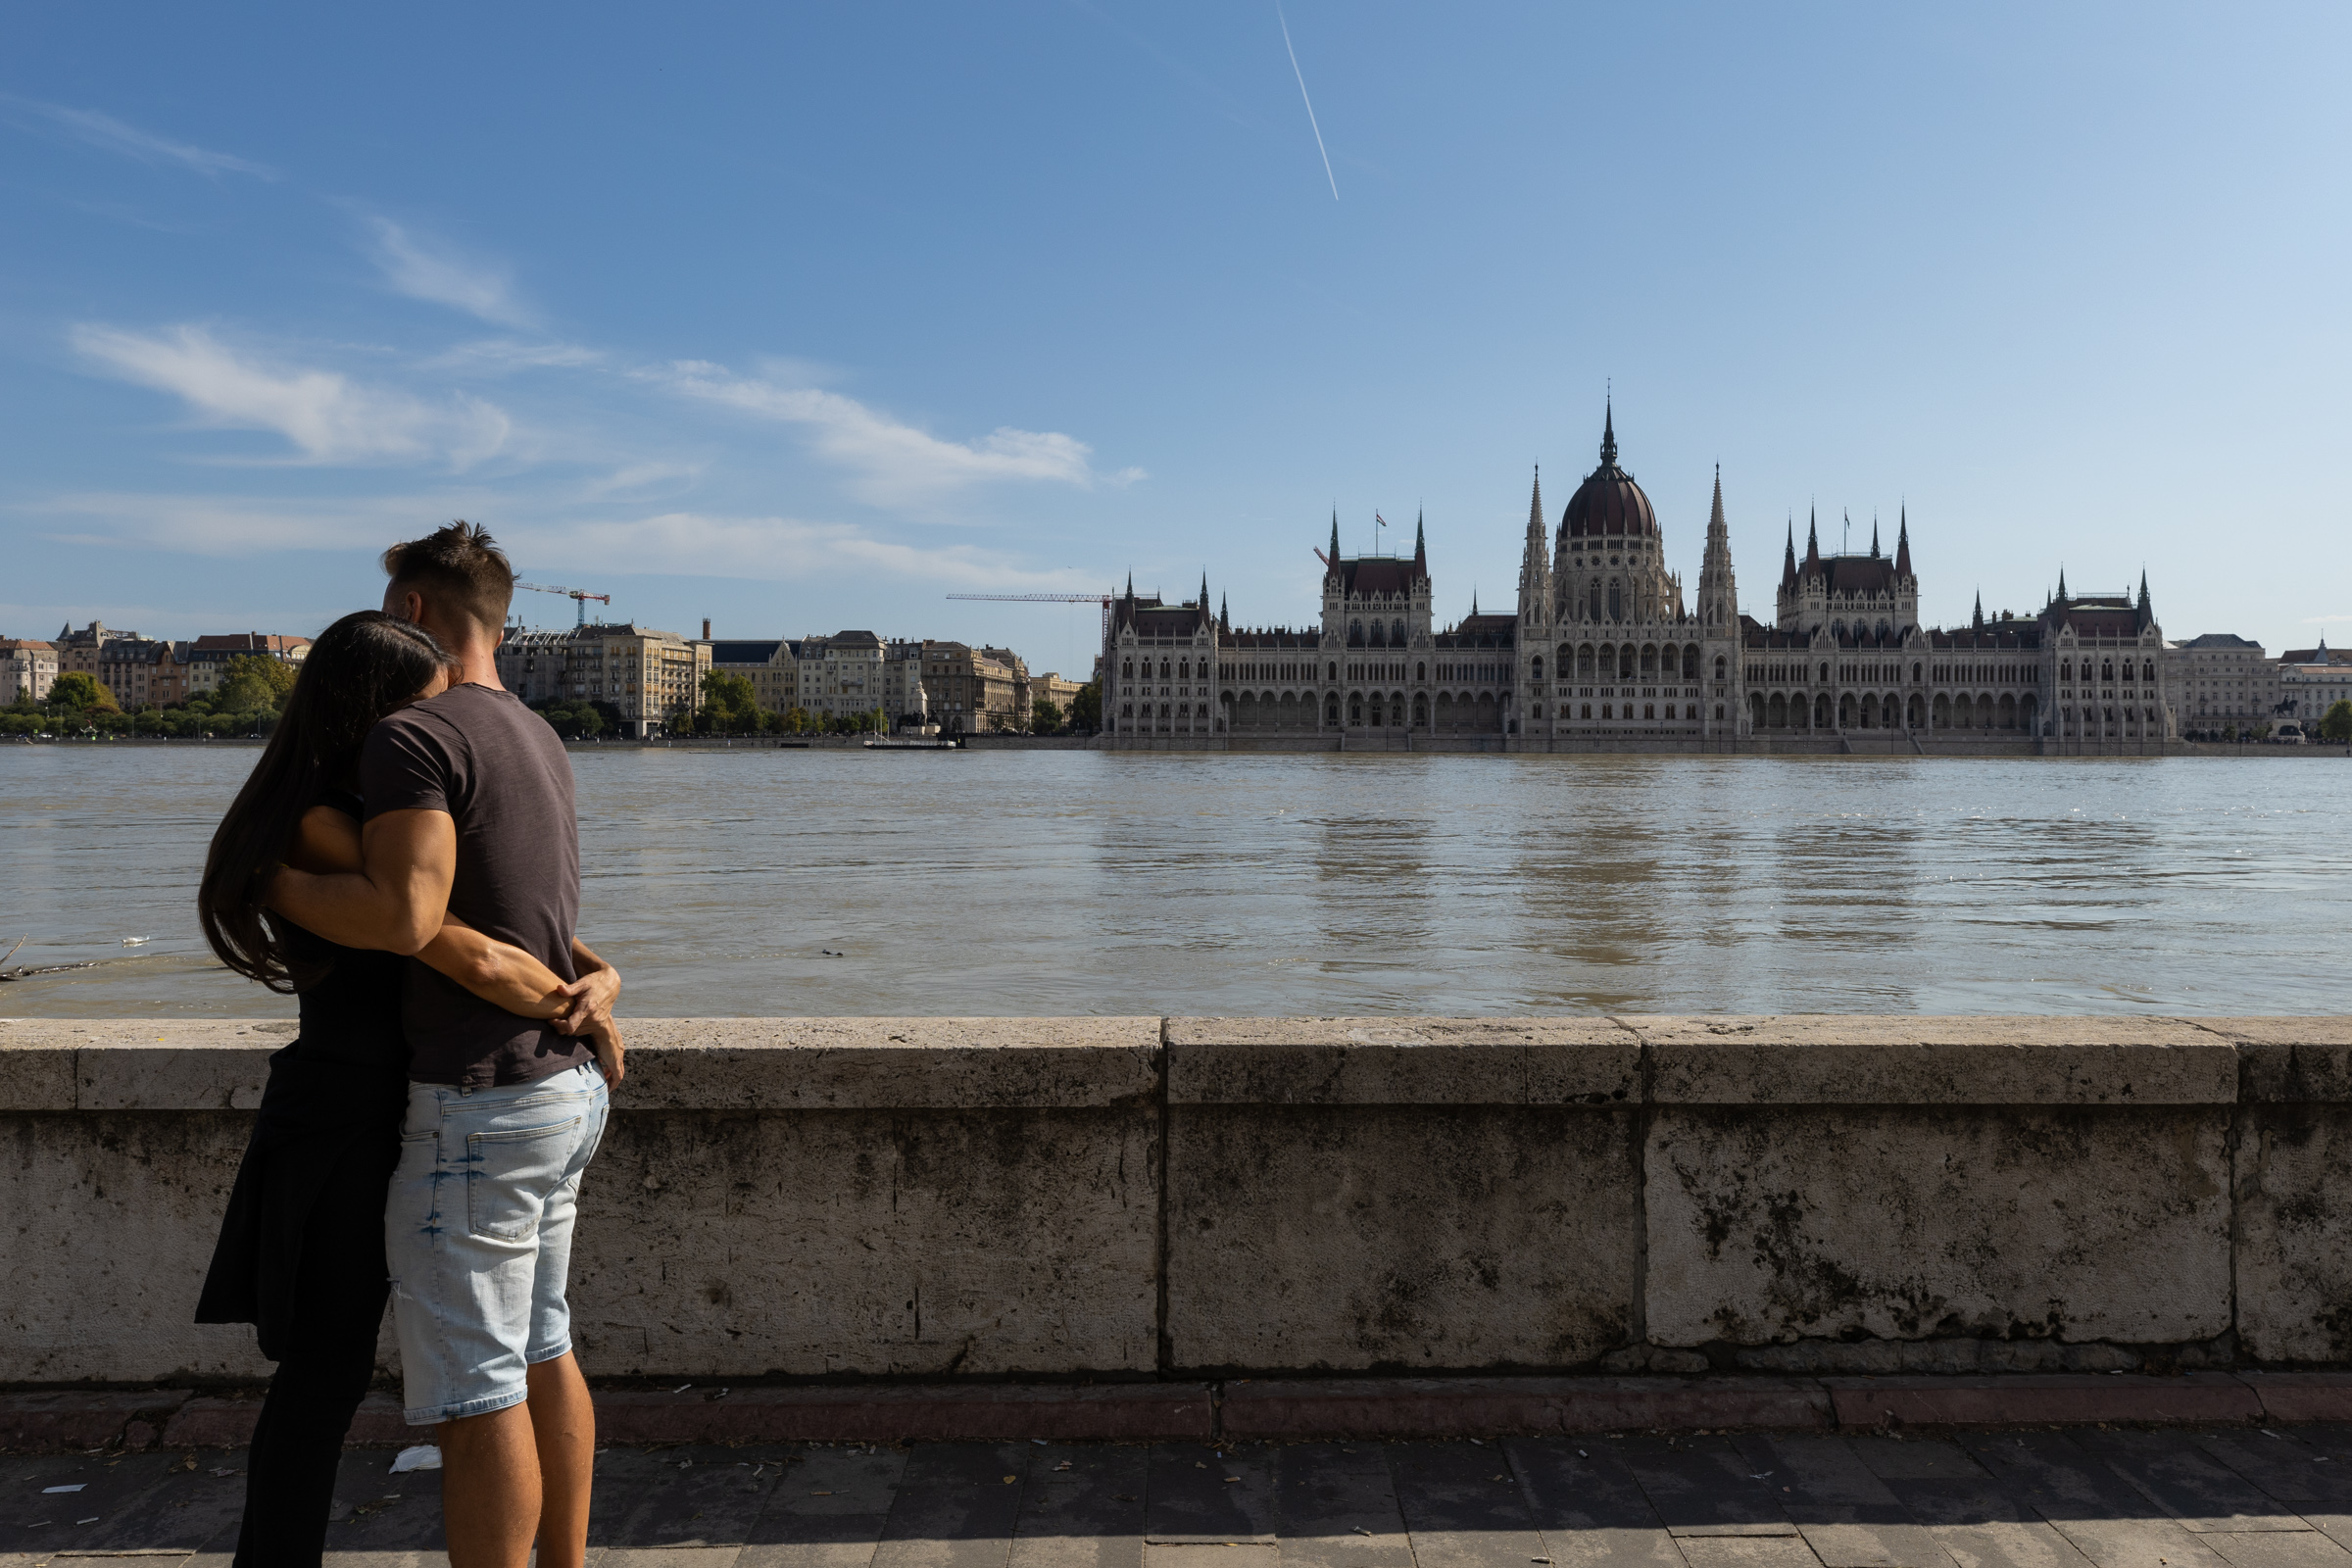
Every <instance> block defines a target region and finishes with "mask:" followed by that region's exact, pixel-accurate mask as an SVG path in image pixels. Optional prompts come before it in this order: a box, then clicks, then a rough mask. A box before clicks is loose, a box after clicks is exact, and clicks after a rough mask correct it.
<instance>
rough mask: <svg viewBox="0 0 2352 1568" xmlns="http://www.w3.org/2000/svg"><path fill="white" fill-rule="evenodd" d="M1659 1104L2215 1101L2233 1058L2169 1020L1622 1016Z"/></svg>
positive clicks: (2228, 1094)
mask: <svg viewBox="0 0 2352 1568" xmlns="http://www.w3.org/2000/svg"><path fill="white" fill-rule="evenodd" d="M1618 1021H1619V1022H1621V1023H1623V1024H1624V1025H1625V1026H1626V1027H1628V1028H1629V1029H1632V1030H1634V1031H1635V1032H1636V1033H1638V1034H1639V1035H1640V1036H1641V1037H1642V1042H1643V1043H1644V1044H1645V1045H1646V1046H1647V1048H1648V1050H1649V1053H1650V1059H1651V1061H1652V1063H1653V1066H1654V1073H1655V1076H1654V1079H1653V1082H1652V1088H1651V1098H1652V1099H1653V1100H1654V1101H1655V1102H1656V1103H1659V1104H1665V1105H1672V1104H1686V1105H1712V1104H1722V1105H1755V1104H1795V1105H1810V1104H1826V1105H2212V1104H2228V1103H2230V1102H2232V1101H2234V1100H2235V1099H2236V1098H2237V1054H2236V1051H2235V1049H2234V1048H2233V1047H2232V1046H2231V1045H2230V1044H2229V1042H2228V1041H2227V1040H2224V1039H2222V1038H2221V1037H2220V1036H2218V1035H2215V1034H2212V1033H2210V1032H2208V1031H2205V1030H2202V1029H2199V1028H2197V1027H2196V1026H2194V1025H2193V1024H2188V1023H2183V1022H2180V1021H2179V1020H2175V1019H2168V1018H1903V1017H1843V1016H1837V1015H1790V1016H1783V1017H1732V1016H1725V1017H1704V1016H1697V1017H1665V1016H1654V1017H1653V1016H1645V1015H1628V1016H1622V1017H1620V1018H1619V1020H1618Z"/></svg>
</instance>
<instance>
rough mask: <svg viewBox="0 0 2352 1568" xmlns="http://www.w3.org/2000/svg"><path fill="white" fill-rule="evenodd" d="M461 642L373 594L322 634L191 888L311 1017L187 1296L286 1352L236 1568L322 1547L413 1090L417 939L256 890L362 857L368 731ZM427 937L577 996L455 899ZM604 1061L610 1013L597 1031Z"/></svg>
mask: <svg viewBox="0 0 2352 1568" xmlns="http://www.w3.org/2000/svg"><path fill="white" fill-rule="evenodd" d="M448 684H449V662H448V657H447V655H446V654H445V653H444V652H443V651H442V648H441V646H440V644H439V643H437V642H435V641H434V640H433V638H432V636H431V634H430V633H428V632H426V631H424V630H422V629H421V628H419V627H417V626H415V625H412V624H410V623H409V622H407V621H403V620H399V619H396V618H394V617H393V616H390V615H386V614H383V613H379V612H376V611H366V612H363V613H359V614H354V615H346V616H344V617H343V618H342V619H341V620H338V621H336V622H335V623H334V624H333V625H332V626H329V627H328V628H327V629H326V630H325V631H324V632H323V633H321V634H320V635H319V640H318V641H317V642H316V643H314V644H312V646H311V652H310V656H309V658H308V659H306V660H305V661H304V662H303V667H302V673H301V674H300V675H298V676H297V677H296V678H295V682H294V690H293V693H292V695H291V696H290V697H289V698H288V700H287V703H286V711H285V715H284V717H283V718H281V719H280V720H279V721H278V726H277V729H276V731H275V732H274V733H273V734H271V736H270V744H269V745H268V746H267V747H266V748H265V749H264V750H263V752H262V758H261V760H260V762H258V763H257V764H255V767H254V770H253V775H252V777H250V778H248V779H247V780H246V781H245V787H244V789H242V790H241V791H239V792H238V794H237V798H236V801H235V803H234V804H233V805H231V806H230V807H229V809H228V814H227V815H226V816H225V817H223V818H222V819H221V826H220V829H219V830H218V831H217V832H215V834H214V835H213V845H212V853H211V855H210V856H209V857H208V858H207V859H206V861H205V868H204V881H203V885H202V887H201V890H200V891H199V893H198V897H197V903H198V908H199V912H200V915H201V918H202V921H203V924H204V934H205V939H206V941H208V942H209V943H211V945H212V949H213V951H214V952H215V953H216V954H218V955H220V956H221V962H223V963H225V964H227V965H228V966H229V967H230V968H231V969H234V970H236V971H237V972H238V973H240V974H244V975H247V976H250V977H251V978H253V979H255V980H259V981H260V982H261V983H262V984H263V985H265V986H268V987H269V988H270V990H272V991H279V992H292V993H293V994H294V996H295V998H296V1001H297V1005H298V1007H299V1009H300V1015H301V1025H300V1029H299V1031H298V1033H297V1034H296V1036H295V1039H294V1043H293V1044H292V1045H289V1046H287V1047H286V1048H285V1049H284V1050H282V1051H280V1052H278V1053H276V1054H274V1055H272V1056H271V1057H270V1082H269V1086H268V1087H267V1088H266V1089H265V1090H264V1091H263V1093H262V1106H261V1114H260V1116H259V1118H258V1119H257V1120H256V1123H255V1126H254V1131H253V1138H252V1142H251V1143H250V1144H249V1146H248V1147H247V1149H246V1151H245V1159H244V1163H243V1164H242V1165H241V1166H240V1167H239V1168H238V1171H237V1181H236V1187H235V1189H234V1191H233V1192H232V1193H231V1194H230V1197H229V1205H228V1213H227V1215H226V1216H225V1217H224V1218H223V1220H222V1222H221V1240H220V1242H219V1244H218V1246H217V1248H216V1249H215V1251H214V1254H213V1265H212V1269H211V1272H210V1273H209V1274H208V1275H207V1277H206V1279H205V1284H204V1294H203V1297H202V1299H201V1300H200V1301H199V1302H198V1304H197V1308H196V1321H197V1322H199V1323H251V1324H253V1325H255V1327H256V1328H258V1329H259V1330H260V1340H261V1348H262V1353H263V1354H264V1355H266V1356H268V1357H269V1358H270V1359H271V1360H273V1361H275V1362H276V1363H277V1371H276V1373H275V1375H274V1376H272V1377H271V1379H270V1393H269V1397H267V1398H266V1399H265V1400H264V1401H263V1404H262V1413H261V1420H260V1423H259V1425H257V1426H256V1428H255V1429H254V1436H253V1447H252V1451H251V1456H250V1457H249V1459H248V1460H247V1468H246V1483H245V1519H244V1525H243V1527H242V1529H241V1531H240V1532H239V1535H238V1539H237V1556H236V1562H237V1568H261V1565H276V1564H291V1563H302V1564H315V1563H317V1562H319V1559H320V1556H321V1554H322V1553H323V1551H324V1547H325V1539H326V1523H327V1512H328V1510H329V1508H331V1507H332V1505H333V1501H334V1485H335V1470H336V1466H337V1464H338V1462H339V1461H340V1460H341V1457H342V1449H343V1439H344V1435H345V1433H346V1432H347V1431H348V1430H349V1429H350V1426H351V1418H352V1414H353V1412H354V1411H356V1410H357V1409H358V1408H359V1403H360V1400H361V1398H362V1397H365V1396H366V1394H367V1392H368V1383H369V1381H370V1380H371V1379H372V1377H373V1375H374V1370H375V1343H376V1333H377V1330H378V1328H379V1327H380V1325H381V1324H382V1322H383V1315H384V1300H385V1297H386V1295H387V1292H388V1289H389V1287H388V1285H387V1282H386V1270H385V1264H384V1201H385V1189H386V1186H387V1184H388V1182H389V1180H390V1178H391V1173H392V1168H393V1165H394V1163H395V1161H396V1159H397V1158H398V1155H399V1151H400V1123H401V1116H402V1113H403V1112H404V1110H405V1109H406V1107H407V1103H408V1060H409V1052H408V1046H407V1044H406V1043H405V1041H404V1040H403V1038H402V1035H401V1028H400V977H401V965H402V964H403V962H404V961H405V960H404V959H402V958H400V957H398V956H394V955H392V954H389V953H372V952H366V951H362V950H359V949H354V948H342V947H337V946H335V945H334V944H332V943H329V942H327V941H324V940H323V939H321V938H319V937H318V936H315V935H313V934H312V933H311V932H308V931H305V930H304V929H302V928H301V927H300V926H297V925H295V924H293V923H292V922H291V921H289V920H287V919H285V918H284V917H283V916H281V915H278V914H275V913H273V912H271V911H270V910H268V909H265V908H264V907H262V905H261V903H260V899H259V893H260V889H261V887H262V885H263V882H264V880H265V873H267V872H268V871H269V870H270V869H271V868H272V867H274V866H275V865H276V864H278V863H279V862H280V861H283V862H285V863H288V864H292V865H296V866H300V867H301V868H303V869H305V870H310V871H337V870H357V869H358V868H359V865H360V821H361V805H360V801H359V798H358V797H357V795H355V794H354V793H353V785H354V782H355V780H356V777H357V774H358V771H359V760H360V748H361V745H362V743H363V742H365V741H366V739H367V737H368V731H369V730H370V729H372V728H374V727H375V724H376V721H377V720H379V719H381V718H383V717H384V716H385V715H386V714H387V713H390V712H393V711H396V710H398V709H401V708H405V707H407V706H408V705H409V704H411V703H416V702H421V701H423V700H424V699H426V698H428V697H433V696H436V695H438V694H439V693H440V692H442V691H443V690H445V689H447V687H448ZM417 956H418V957H419V958H421V959H422V960H423V961H424V962H426V963H428V964H431V965H432V966H433V967H434V968H436V969H439V970H440V971H441V972H442V973H444V974H447V975H449V976H450V977H451V978H452V979H454V980H456V981H457V982H458V983H459V984H461V985H464V986H465V987H466V988H467V989H468V990H470V991H472V992H474V993H475V994H476V995H478V996H481V997H483V998H485V999H486V1000H488V1001H491V1002H494V1003H496V1004H498V1005H500V1006H502V1007H506V1008H508V1009H509V1010H511V1011H514V1012H516V1013H519V1014H521V1015H523V1016H525V1017H533V1018H546V1019H551V1020H559V1021H558V1025H557V1026H558V1027H559V1028H565V1027H566V1025H565V1024H564V1023H563V1022H562V1021H561V1020H563V1019H564V1018H565V1017H566V1016H567V1015H575V1014H576V1009H575V1008H574V1002H575V999H576V998H577V997H578V995H579V994H580V993H581V991H582V989H583V984H582V983H574V984H570V985H566V984H565V983H564V981H563V979H562V978H561V977H560V976H558V975H556V974H555V973H553V972H552V971H551V970H549V969H548V967H547V966H546V965H545V964H543V963H541V962H540V961H539V960H538V959H536V958H534V957H532V956H530V955H529V954H527V953H524V952H522V951H521V950H520V949H518V948H515V947H511V946H509V945H507V944H505V943H501V942H494V941H492V940H491V939H490V938H488V937H486V936H484V935H483V934H482V933H480V932H478V931H474V930H471V929H469V928H467V927H466V926H465V925H464V924H462V923H460V922H458V921H457V920H455V919H452V920H451V921H450V922H449V923H448V924H447V925H445V926H444V927H443V928H442V931H441V934H440V935H439V936H438V937H437V938H436V939H435V940H434V941H433V943H432V944H431V945H430V946H429V947H427V948H426V949H425V950H424V951H423V952H422V953H420V954H418V955H417ZM586 1032H588V1033H590V1034H591V1035H592V1037H594V1036H596V1035H598V1034H600V1033H601V1034H603V1038H600V1039H598V1040H597V1046H598V1054H599V1055H600V1056H602V1057H604V1058H605V1059H607V1060H610V1059H612V1053H611V1051H610V1050H609V1049H607V1046H608V1043H609V1042H612V1041H616V1040H617V1038H618V1037H617V1036H616V1035H612V1034H610V1033H609V1030H600V1029H592V1030H589V1031H586Z"/></svg>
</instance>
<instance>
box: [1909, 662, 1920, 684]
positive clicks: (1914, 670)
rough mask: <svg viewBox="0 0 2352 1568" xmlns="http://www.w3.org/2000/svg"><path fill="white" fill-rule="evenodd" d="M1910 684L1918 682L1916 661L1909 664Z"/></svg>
mask: <svg viewBox="0 0 2352 1568" xmlns="http://www.w3.org/2000/svg"><path fill="white" fill-rule="evenodd" d="M1911 684H1912V685H1914V686H1916V685H1918V684H1919V665H1918V664H1917V663H1914V664H1912V666H1911Z"/></svg>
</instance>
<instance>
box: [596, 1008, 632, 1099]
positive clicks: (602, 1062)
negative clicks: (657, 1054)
mask: <svg viewBox="0 0 2352 1568" xmlns="http://www.w3.org/2000/svg"><path fill="white" fill-rule="evenodd" d="M587 1033H588V1043H589V1045H591V1046H592V1047H594V1048H595V1050H596V1065H597V1069H598V1070H599V1071H600V1072H602V1073H603V1074H604V1075H605V1087H606V1088H608V1089H617V1088H619V1087H620V1080H621V1079H622V1078H623V1077H624V1076H626V1074H627V1072H628V1069H627V1067H626V1066H624V1065H623V1063H622V1058H623V1057H624V1056H626V1055H627V1054H628V1053H627V1052H626V1051H625V1050H624V1049H623V1048H622V1046H621V1043H620V1025H618V1024H616V1023H614V1022H613V1020H612V1019H611V1018H606V1019H605V1020H603V1021H602V1022H601V1023H597V1024H594V1025H591V1026H590V1027H589V1029H588V1031H587Z"/></svg>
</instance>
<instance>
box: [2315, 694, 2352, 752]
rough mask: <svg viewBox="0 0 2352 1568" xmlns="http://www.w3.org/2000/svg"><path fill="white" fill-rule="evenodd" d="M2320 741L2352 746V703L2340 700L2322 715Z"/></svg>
mask: <svg viewBox="0 0 2352 1568" xmlns="http://www.w3.org/2000/svg"><path fill="white" fill-rule="evenodd" d="M2320 739H2322V740H2324V741H2342V742H2345V743H2346V744H2347V745H2352V702H2347V701H2340V700H2339V701H2338V702H2336V703H2334V704H2333V705H2332V706H2330V707H2329V708H2328V710H2327V712H2325V713H2323V714H2321V715H2320Z"/></svg>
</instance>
